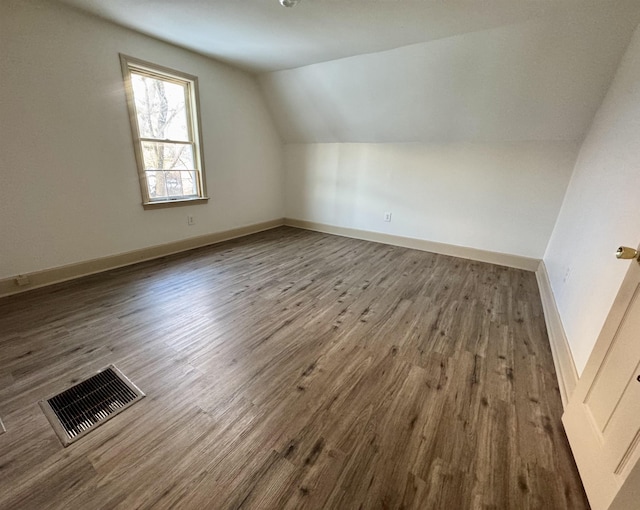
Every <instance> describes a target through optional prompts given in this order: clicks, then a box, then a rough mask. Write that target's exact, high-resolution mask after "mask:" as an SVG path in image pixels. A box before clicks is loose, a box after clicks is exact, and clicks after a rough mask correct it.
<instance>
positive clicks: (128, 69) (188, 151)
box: [120, 55, 207, 208]
mask: <svg viewBox="0 0 640 510" xmlns="http://www.w3.org/2000/svg"><path fill="white" fill-rule="evenodd" d="M120 60H121V62H122V73H123V76H124V82H125V90H126V94H127V105H128V107H129V117H130V119H131V130H132V132H133V139H134V148H135V153H136V162H137V164H138V173H139V176H140V184H141V191H142V203H143V205H144V206H145V208H147V207H157V206H164V205H171V204H175V205H178V204H185V203H193V202H198V201H206V200H207V197H206V190H205V181H204V165H203V157H202V142H201V139H200V124H199V119H198V79H197V78H196V77H195V76H190V75H187V74H184V73H180V72H177V71H173V70H171V69H166V68H164V67H160V66H156V65H154V64H149V63H147V62H142V61H140V60H137V59H134V58H131V57H127V56H124V55H121V56H120Z"/></svg>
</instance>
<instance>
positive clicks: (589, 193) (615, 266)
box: [544, 29, 640, 373]
mask: <svg viewBox="0 0 640 510" xmlns="http://www.w3.org/2000/svg"><path fill="white" fill-rule="evenodd" d="M639 204H640V29H636V33H635V35H634V37H633V39H632V41H631V44H630V45H629V48H628V50H627V52H626V54H625V57H624V58H623V60H622V63H621V65H620V68H619V69H618V73H617V75H616V78H615V80H614V82H613V84H612V86H611V88H610V89H609V92H608V93H607V96H606V98H605V100H604V102H603V104H602V106H601V107H600V110H599V112H598V114H597V116H596V118H595V120H594V122H593V125H592V127H591V130H590V132H589V134H588V135H587V138H586V139H585V141H584V143H583V145H582V148H581V150H580V155H579V157H578V160H577V163H576V167H575V170H574V172H573V176H572V178H571V182H570V184H569V187H568V190H567V194H566V197H565V199H564V203H563V205H562V209H561V211H560V214H559V217H558V221H557V224H556V225H555V228H554V231H553V235H552V236H551V240H550V242H549V246H548V248H547V251H546V254H545V256H544V261H545V264H546V266H547V271H548V273H549V278H550V281H551V285H552V288H553V292H554V295H555V298H556V302H557V305H558V310H559V312H560V315H561V318H562V322H563V325H564V328H565V331H566V334H567V338H568V340H569V344H570V346H571V350H572V353H573V357H574V359H575V363H576V367H577V369H578V372H579V373H581V372H582V370H583V368H584V366H585V364H586V362H587V359H588V357H589V354H590V353H591V350H592V348H593V345H594V343H595V341H596V339H597V336H598V333H599V332H600V329H601V327H602V325H603V323H604V320H605V318H606V316H607V314H608V311H609V308H610V307H611V304H612V302H613V299H614V297H615V295H616V294H617V292H618V289H619V287H620V283H621V282H622V279H623V277H624V274H625V272H626V271H627V269H628V266H629V263H630V262H628V261H618V260H616V259H615V257H614V253H615V251H616V248H617V247H618V246H619V245H621V244H626V245H629V246H633V247H637V246H638V244H639V243H640V213H639V212H638V206H639Z"/></svg>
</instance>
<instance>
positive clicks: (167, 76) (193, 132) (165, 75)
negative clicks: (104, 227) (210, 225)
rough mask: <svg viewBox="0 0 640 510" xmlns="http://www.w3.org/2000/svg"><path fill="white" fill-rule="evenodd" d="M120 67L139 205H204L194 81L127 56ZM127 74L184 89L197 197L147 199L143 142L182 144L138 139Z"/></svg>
mask: <svg viewBox="0 0 640 510" xmlns="http://www.w3.org/2000/svg"><path fill="white" fill-rule="evenodd" d="M120 63H121V66H122V76H123V78H124V88H125V95H126V100H127V108H128V110H129V120H130V122H131V134H132V136H133V147H134V152H135V157H136V166H137V168H138V178H139V181H140V191H141V193H142V205H143V207H144V208H145V209H155V208H158V207H171V206H178V205H192V204H198V203H206V202H207V201H208V200H209V198H208V197H207V191H206V189H207V188H206V182H205V171H204V154H203V150H202V126H201V123H200V109H199V101H198V77H197V76H192V75H190V74H187V73H183V72H180V71H176V70H174V69H169V68H168V67H164V66H160V65H157V64H152V63H150V62H145V61H144V60H140V59H137V58H134V57H130V56H128V55H123V54H120ZM131 71H134V72H136V73H139V74H144V75H147V76H150V77H151V78H155V79H160V80H163V81H167V82H171V83H178V84H180V85H183V86H185V88H186V91H187V92H186V97H185V107H186V111H187V123H188V131H189V141H188V142H186V143H188V144H191V145H192V147H193V159H194V166H195V167H196V168H195V173H196V191H197V195H194V196H184V197H176V198H168V199H167V198H161V199H157V198H151V197H150V196H149V186H148V183H147V174H146V171H145V167H144V158H143V152H142V143H143V142H158V141H159V142H169V143H185V142H184V141H178V140H170V139H166V140H158V139H155V138H145V137H142V136H141V135H140V129H139V127H138V115H137V112H136V103H135V99H134V95H133V87H132V84H131Z"/></svg>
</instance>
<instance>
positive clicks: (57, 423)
mask: <svg viewBox="0 0 640 510" xmlns="http://www.w3.org/2000/svg"><path fill="white" fill-rule="evenodd" d="M142 397H144V393H142V391H140V389H138V388H137V387H136V385H135V384H133V383H132V382H131V381H130V380H129V379H127V377H126V376H125V375H124V374H123V373H122V372H120V370H118V369H117V368H116V367H115V366H114V365H110V366H108V367H107V368H105V369H103V370H100V371H99V372H98V373H97V374H96V375H94V376H93V377H90V378H88V379H86V380H84V381H82V382H80V383H78V384H76V385H75V386H72V387H71V388H69V389H68V390H65V391H63V392H62V393H59V394H57V395H54V396H53V397H50V398H48V399H46V400H42V401H41V402H40V406H41V407H42V410H43V412H44V414H45V415H46V417H47V418H48V420H49V422H50V423H51V426H52V427H53V429H54V430H55V431H56V434H58V437H59V438H60V440H61V441H62V444H64V446H68V445H70V444H71V443H73V442H74V441H77V440H78V439H79V438H81V437H82V436H84V435H85V434H87V433H88V432H90V431H92V430H93V429H95V428H96V427H97V426H99V425H102V424H103V423H104V422H105V421H107V420H108V419H110V418H112V417H113V416H115V415H116V414H118V413H119V412H121V411H124V410H125V409H126V408H127V407H129V406H131V405H133V404H134V403H135V402H137V401H138V400H140V399H141V398H142Z"/></svg>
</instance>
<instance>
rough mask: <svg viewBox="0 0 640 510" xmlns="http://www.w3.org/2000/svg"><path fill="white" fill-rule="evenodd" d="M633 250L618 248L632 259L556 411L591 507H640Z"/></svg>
mask: <svg viewBox="0 0 640 510" xmlns="http://www.w3.org/2000/svg"><path fill="white" fill-rule="evenodd" d="M634 252H635V250H629V249H627V251H625V252H624V254H625V255H627V254H632V255H633V256H634V257H635V260H634V261H631V263H630V267H629V270H628V272H627V274H626V276H625V279H624V281H623V283H622V286H621V287H620V291H619V292H618V295H617V297H616V299H615V302H614V304H613V306H612V307H611V311H610V312H609V315H608V317H607V320H606V322H605V324H604V327H603V328H602V331H601V333H600V336H599V337H598V340H597V342H596V345H595V347H594V350H593V352H592V353H591V356H590V358H589V361H588V362H587V365H586V367H585V369H584V372H583V374H582V377H580V380H579V381H578V384H577V386H576V389H575V391H574V392H573V394H572V395H571V397H570V398H569V402H568V404H567V408H566V410H565V413H564V416H563V417H562V421H563V423H564V427H565V430H566V431H567V437H568V438H569V443H570V444H571V449H572V451H573V455H574V457H575V459H576V464H577V465H578V470H579V471H580V476H581V477H582V481H583V483H584V487H585V490H586V492H587V496H588V497H589V502H590V503H591V507H592V510H604V509H608V510H634V509H640V499H638V497H639V494H638V492H639V491H640V486H639V485H638V481H637V480H638V476H639V475H640V460H639V459H640V262H638V255H637V252H635V253H634ZM625 482H626V483H625ZM629 505H631V506H629Z"/></svg>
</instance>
